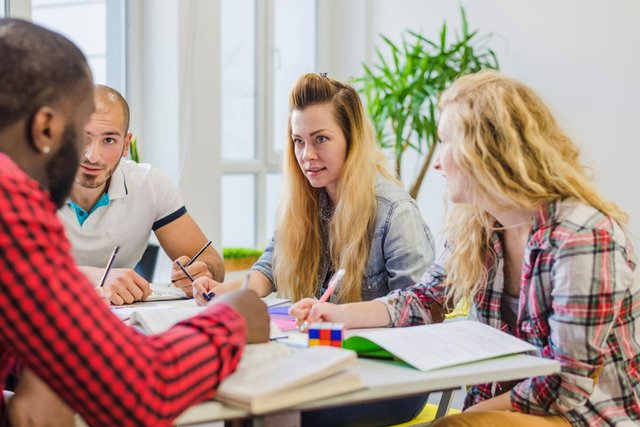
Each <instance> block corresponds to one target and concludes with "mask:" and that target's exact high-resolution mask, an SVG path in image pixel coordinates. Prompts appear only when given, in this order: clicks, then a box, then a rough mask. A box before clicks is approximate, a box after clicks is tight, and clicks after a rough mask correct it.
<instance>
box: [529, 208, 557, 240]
mask: <svg viewBox="0 0 640 427" xmlns="http://www.w3.org/2000/svg"><path fill="white" fill-rule="evenodd" d="M557 208H558V201H557V200H552V201H550V202H547V203H543V204H542V205H541V206H540V207H538V209H536V211H535V212H534V214H533V221H532V223H531V233H534V232H536V231H538V230H539V229H541V228H542V227H545V226H548V225H550V224H553V223H555V222H556V220H557V218H556V216H557Z"/></svg>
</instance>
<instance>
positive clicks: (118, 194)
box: [107, 165, 128, 200]
mask: <svg viewBox="0 0 640 427" xmlns="http://www.w3.org/2000/svg"><path fill="white" fill-rule="evenodd" d="M107 193H109V199H111V200H117V199H121V198H123V197H124V196H126V195H127V193H128V191H127V180H126V179H125V177H124V172H122V169H121V168H120V165H118V167H117V168H116V170H115V171H113V174H112V175H111V179H110V180H109V189H108V190H107Z"/></svg>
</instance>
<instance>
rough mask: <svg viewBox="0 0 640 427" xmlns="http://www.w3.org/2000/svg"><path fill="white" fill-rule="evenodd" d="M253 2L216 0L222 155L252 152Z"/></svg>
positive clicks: (240, 157)
mask: <svg viewBox="0 0 640 427" xmlns="http://www.w3.org/2000/svg"><path fill="white" fill-rule="evenodd" d="M255 41H256V3H255V0H222V1H221V2H220V43H221V46H220V51H221V53H220V55H221V64H222V67H220V71H221V72H220V74H221V85H220V95H221V105H222V109H221V110H222V120H221V122H222V125H221V127H222V129H221V134H222V158H223V160H231V159H233V160H249V159H253V158H255V156H256V142H255V140H256V130H255V129H256V72H255V70H256V43H255Z"/></svg>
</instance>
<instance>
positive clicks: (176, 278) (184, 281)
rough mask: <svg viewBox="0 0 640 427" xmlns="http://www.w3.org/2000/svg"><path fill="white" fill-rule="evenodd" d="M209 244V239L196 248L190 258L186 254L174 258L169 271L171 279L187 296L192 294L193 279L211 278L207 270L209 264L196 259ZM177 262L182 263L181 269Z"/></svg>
mask: <svg viewBox="0 0 640 427" xmlns="http://www.w3.org/2000/svg"><path fill="white" fill-rule="evenodd" d="M210 245H211V241H208V242H207V243H205V245H204V246H203V247H201V248H200V250H198V252H196V253H195V254H194V255H193V256H192V257H191V258H189V257H187V256H181V257H179V258H177V259H175V260H174V262H173V271H172V272H171V281H172V282H173V285H174V286H175V287H177V288H180V289H182V291H183V292H184V293H185V294H186V295H187V296H189V297H191V296H193V288H192V286H191V285H192V282H193V280H195V279H198V278H200V277H208V278H211V277H212V276H211V272H210V271H209V266H208V265H207V264H206V263H204V262H202V261H198V257H199V256H200V255H201V254H202V253H203V252H204V251H205V250H206V249H207V248H208V247H209V246H210ZM178 263H180V264H182V269H181V268H179V267H178ZM185 270H186V271H187V272H188V273H189V275H190V276H191V279H190V278H189V277H187V276H186V275H185V273H184V271H185Z"/></svg>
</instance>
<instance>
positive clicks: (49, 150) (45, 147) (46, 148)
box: [42, 145, 51, 154]
mask: <svg viewBox="0 0 640 427" xmlns="http://www.w3.org/2000/svg"><path fill="white" fill-rule="evenodd" d="M42 152H43V153H44V154H49V153H50V152H51V147H49V146H48V145H45V146H44V147H42Z"/></svg>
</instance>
